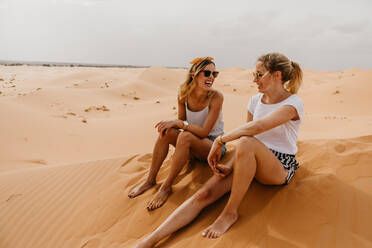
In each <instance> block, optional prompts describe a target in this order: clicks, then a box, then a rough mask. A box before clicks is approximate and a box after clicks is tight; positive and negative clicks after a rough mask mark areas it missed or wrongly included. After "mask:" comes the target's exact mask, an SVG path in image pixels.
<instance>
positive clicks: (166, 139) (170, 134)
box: [159, 128, 177, 143]
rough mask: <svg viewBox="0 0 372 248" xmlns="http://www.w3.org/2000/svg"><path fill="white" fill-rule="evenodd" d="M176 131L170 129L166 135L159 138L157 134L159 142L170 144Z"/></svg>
mask: <svg viewBox="0 0 372 248" xmlns="http://www.w3.org/2000/svg"><path fill="white" fill-rule="evenodd" d="M176 132H177V131H176V130H175V129H173V128H171V129H170V130H169V131H168V132H167V133H166V134H164V135H163V136H161V135H160V134H159V140H161V141H163V142H167V143H170V142H171V141H172V140H174V136H175V135H176Z"/></svg>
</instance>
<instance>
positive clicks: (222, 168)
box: [216, 163, 232, 178]
mask: <svg viewBox="0 0 372 248" xmlns="http://www.w3.org/2000/svg"><path fill="white" fill-rule="evenodd" d="M216 169H217V170H218V171H219V173H217V176H219V177H220V178H225V177H226V176H228V175H229V174H230V173H231V172H232V164H226V165H225V164H220V163H218V164H217V165H216Z"/></svg>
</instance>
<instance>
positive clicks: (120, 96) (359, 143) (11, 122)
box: [0, 66, 372, 248]
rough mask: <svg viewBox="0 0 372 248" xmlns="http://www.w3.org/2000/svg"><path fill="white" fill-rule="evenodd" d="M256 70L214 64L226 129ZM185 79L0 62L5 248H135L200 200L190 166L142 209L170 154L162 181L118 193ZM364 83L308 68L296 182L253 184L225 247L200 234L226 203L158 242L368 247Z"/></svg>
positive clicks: (369, 132) (369, 122)
mask: <svg viewBox="0 0 372 248" xmlns="http://www.w3.org/2000/svg"><path fill="white" fill-rule="evenodd" d="M251 71H252V69H245V68H229V69H220V72H221V73H220V77H219V78H218V80H216V82H215V85H214V86H215V87H216V88H217V89H219V90H221V91H222V92H223V93H224V95H225V102H224V107H223V111H224V119H225V127H226V130H231V129H232V128H234V127H236V126H238V125H240V124H242V123H243V122H244V120H245V118H246V111H247V108H246V106H247V103H248V99H249V97H250V96H251V95H253V94H255V92H256V88H255V87H254V84H253V83H252V82H250V80H251V78H250V77H251ZM185 73H186V70H184V69H167V68H159V67H151V68H136V69H133V68H127V69H123V68H67V67H48V68H45V67H38V66H15V67H7V66H0V92H1V94H0V114H1V116H2V117H3V118H2V121H1V122H0V138H1V140H2V149H0V219H1V228H0V247H4V248H18V247H22V248H23V247H35V248H36V247H37V248H39V247H78V248H80V247H84V248H94V247H97V248H99V247H105V248H106V247H110V248H116V247H131V246H132V245H133V244H134V243H135V242H136V240H137V239H139V238H141V237H142V236H144V235H145V234H147V233H149V232H151V231H153V230H154V229H155V228H156V227H157V226H158V225H159V224H160V223H161V222H162V221H163V220H164V219H165V218H166V217H167V216H168V215H169V214H170V213H171V212H172V211H173V210H174V209H175V208H176V207H177V206H179V205H180V204H181V203H182V202H183V201H184V200H185V199H187V198H188V197H189V196H191V195H192V194H193V193H194V192H196V190H198V189H199V188H200V186H201V185H202V184H203V183H204V182H205V181H206V180H207V179H208V178H209V177H210V175H211V172H210V170H209V169H208V167H207V165H206V164H204V163H200V162H195V161H193V162H191V163H190V164H189V165H188V166H186V167H185V168H184V169H183V171H182V172H181V174H180V175H179V176H178V177H177V179H176V183H175V185H174V193H173V194H172V195H171V196H170V198H169V200H168V201H167V203H166V204H165V205H164V206H163V207H162V208H160V209H158V210H156V211H152V212H148V211H147V210H146V208H145V206H146V204H147V202H148V201H149V200H150V199H152V197H153V196H154V195H155V192H156V190H157V189H158V187H159V186H160V183H161V182H162V181H163V180H164V179H165V177H166V175H167V173H168V170H169V168H170V162H171V157H172V154H173V150H174V149H173V148H172V149H171V152H170V154H169V155H168V158H167V159H166V162H165V164H164V166H163V167H162V169H161V171H160V174H159V176H158V184H157V186H156V187H154V188H153V189H151V190H149V191H147V192H146V193H144V194H143V195H141V196H139V197H137V198H135V199H129V198H128V197H127V193H128V191H129V190H130V189H132V188H133V187H135V186H136V185H138V184H139V183H141V182H142V181H143V180H144V179H145V175H146V173H147V172H148V169H149V167H150V163H151V158H152V154H151V152H152V146H153V144H154V141H155V139H156V136H157V134H156V131H155V129H154V128H153V126H154V125H155V123H156V122H157V121H159V120H161V119H168V118H175V117H176V115H175V114H176V109H175V107H176V106H177V103H176V90H177V86H178V85H179V83H181V82H182V81H183V79H184V76H185ZM1 79H2V80H1ZM371 79H372V71H371V70H369V71H368V70H360V69H350V70H346V71H344V72H326V71H311V70H305V76H304V87H303V88H302V90H301V91H300V93H299V95H300V97H302V99H303V100H304V102H305V115H304V124H303V126H302V129H301V132H300V141H299V153H298V160H299V161H300V163H301V168H300V169H299V170H298V173H297V174H296V176H295V178H294V179H293V181H292V182H291V184H289V185H288V186H286V187H272V186H263V185H261V184H259V183H256V182H254V183H253V184H252V187H251V189H250V190H249V191H248V193H247V195H246V197H245V198H244V201H243V203H242V206H241V208H240V213H241V217H240V220H239V221H238V222H237V223H236V224H235V225H234V226H233V227H232V228H231V229H230V230H229V231H228V232H227V233H226V234H225V235H224V236H223V237H222V238H219V239H217V240H207V239H205V238H202V237H201V231H202V230H203V229H204V228H205V227H207V226H209V225H210V224H211V223H212V222H213V221H214V219H215V218H216V217H217V216H218V214H219V213H220V211H221V210H222V208H223V207H224V204H225V203H226V200H227V197H228V196H225V197H223V198H222V199H221V200H219V201H218V202H216V203H214V204H212V205H211V206H209V207H208V208H206V209H205V210H204V211H203V212H202V213H201V214H200V216H199V217H198V218H197V219H196V220H195V221H194V222H192V223H191V225H189V226H187V227H185V228H183V229H182V230H180V231H179V232H177V233H176V234H175V235H172V236H170V237H169V238H167V239H165V240H163V241H162V242H161V243H160V244H159V245H158V246H157V247H221V248H222V247H371V246H372V229H371V228H369V226H370V220H371V219H372V212H371V211H370V210H371V209H372V169H371V166H370V164H371V161H372V109H371V108H370V107H369V106H370V105H371V99H370V95H371V93H372V88H371V86H370V83H369V82H370V81H371ZM13 86H15V87H13ZM234 89H235V90H234ZM135 97H136V98H137V99H135ZM84 120H85V122H84ZM231 154H232V146H230V147H229V152H228V155H231Z"/></svg>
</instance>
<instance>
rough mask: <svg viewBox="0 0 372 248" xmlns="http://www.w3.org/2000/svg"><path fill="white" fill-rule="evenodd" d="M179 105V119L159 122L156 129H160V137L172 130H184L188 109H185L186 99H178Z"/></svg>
mask: <svg viewBox="0 0 372 248" xmlns="http://www.w3.org/2000/svg"><path fill="white" fill-rule="evenodd" d="M177 103H178V119H173V120H163V121H160V122H158V123H157V124H156V125H155V128H157V129H158V132H159V133H160V136H163V135H165V134H166V133H167V132H168V131H169V129H170V128H183V127H184V125H183V121H184V120H186V107H185V99H180V98H179V97H177Z"/></svg>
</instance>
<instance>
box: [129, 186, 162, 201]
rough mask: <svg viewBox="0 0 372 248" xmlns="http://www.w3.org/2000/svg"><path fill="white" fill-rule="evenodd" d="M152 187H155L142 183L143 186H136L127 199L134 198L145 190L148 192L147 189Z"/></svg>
mask: <svg viewBox="0 0 372 248" xmlns="http://www.w3.org/2000/svg"><path fill="white" fill-rule="evenodd" d="M154 185H155V183H148V182H144V183H143V184H141V185H139V186H137V187H136V188H135V189H134V190H132V192H130V193H129V194H128V197H129V198H134V197H136V196H138V195H140V194H142V193H143V192H145V191H146V190H148V189H149V188H151V187H152V186H154Z"/></svg>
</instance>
